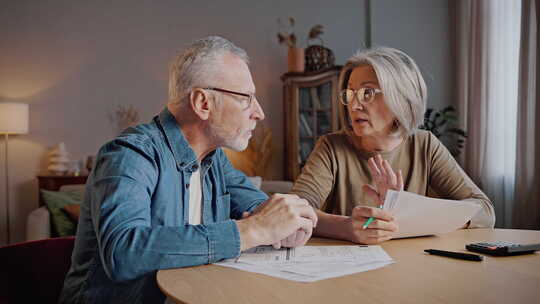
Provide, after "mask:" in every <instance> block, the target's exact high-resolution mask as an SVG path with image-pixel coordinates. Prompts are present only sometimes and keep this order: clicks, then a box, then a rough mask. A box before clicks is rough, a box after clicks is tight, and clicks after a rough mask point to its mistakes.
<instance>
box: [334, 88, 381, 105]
mask: <svg viewBox="0 0 540 304" xmlns="http://www.w3.org/2000/svg"><path fill="white" fill-rule="evenodd" d="M380 93H382V91H381V90H380V89H375V88H360V89H358V90H353V89H345V90H342V91H341V92H339V100H340V101H341V103H342V104H344V105H346V106H347V105H349V104H352V103H353V102H354V99H355V97H356V99H357V100H358V102H363V103H371V102H372V101H373V100H375V95H377V94H380Z"/></svg>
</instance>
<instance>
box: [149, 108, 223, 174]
mask: <svg viewBox="0 0 540 304" xmlns="http://www.w3.org/2000/svg"><path fill="white" fill-rule="evenodd" d="M154 119H155V120H156V122H157V124H158V125H159V126H161V130H162V132H163V133H164V136H165V139H166V140H167V143H168V145H169V148H170V149H171V151H172V153H173V155H174V159H175V161H176V168H177V169H178V170H188V171H196V170H197V169H198V167H199V165H198V163H197V156H196V155H195V152H194V151H193V149H192V148H191V145H190V144H189V142H188V141H187V140H186V137H185V136H184V133H183V132H182V129H181V128H180V126H179V125H178V123H177V122H176V119H175V118H174V116H173V115H172V113H171V112H170V111H169V109H167V107H165V108H164V109H163V111H161V113H159V115H158V116H157V117H156V118H154ZM215 152H216V151H215V150H214V151H212V152H210V153H208V155H207V156H206V157H205V158H204V159H203V161H202V165H203V166H204V167H207V166H210V165H212V161H213V158H214V155H215Z"/></svg>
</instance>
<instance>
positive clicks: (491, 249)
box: [465, 241, 540, 256]
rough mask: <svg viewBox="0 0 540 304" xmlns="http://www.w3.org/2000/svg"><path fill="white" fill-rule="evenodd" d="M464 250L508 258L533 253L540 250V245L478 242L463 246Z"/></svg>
mask: <svg viewBox="0 0 540 304" xmlns="http://www.w3.org/2000/svg"><path fill="white" fill-rule="evenodd" d="M465 248H466V249H467V250H469V251H475V252H480V253H486V254H489V255H495V256H509V255H520V254H528V253H534V252H535V251H537V250H540V243H538V244H527V245H523V244H516V243H511V242H504V241H496V242H480V243H471V244H467V245H465Z"/></svg>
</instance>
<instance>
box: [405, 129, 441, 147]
mask: <svg viewBox="0 0 540 304" xmlns="http://www.w3.org/2000/svg"><path fill="white" fill-rule="evenodd" d="M409 139H410V142H411V143H412V144H416V145H421V146H426V147H433V146H438V145H439V143H440V141H439V139H438V138H437V137H436V136H435V135H433V133H431V132H430V131H427V130H422V129H419V130H417V131H416V132H414V134H412V135H410V136H409Z"/></svg>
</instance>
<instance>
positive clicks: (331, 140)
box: [318, 130, 350, 151]
mask: <svg viewBox="0 0 540 304" xmlns="http://www.w3.org/2000/svg"><path fill="white" fill-rule="evenodd" d="M321 144H322V145H327V146H329V147H330V148H332V149H333V150H336V151H339V150H343V149H349V148H350V139H349V135H348V134H347V131H345V130H339V131H335V132H332V133H327V134H325V135H322V136H321V137H320V138H319V140H318V145H321Z"/></svg>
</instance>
